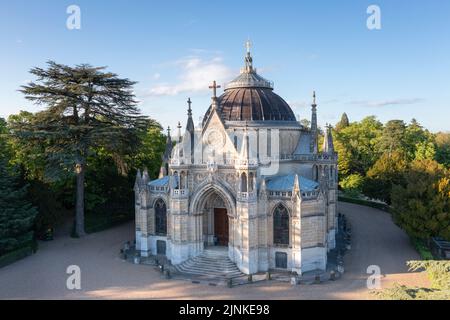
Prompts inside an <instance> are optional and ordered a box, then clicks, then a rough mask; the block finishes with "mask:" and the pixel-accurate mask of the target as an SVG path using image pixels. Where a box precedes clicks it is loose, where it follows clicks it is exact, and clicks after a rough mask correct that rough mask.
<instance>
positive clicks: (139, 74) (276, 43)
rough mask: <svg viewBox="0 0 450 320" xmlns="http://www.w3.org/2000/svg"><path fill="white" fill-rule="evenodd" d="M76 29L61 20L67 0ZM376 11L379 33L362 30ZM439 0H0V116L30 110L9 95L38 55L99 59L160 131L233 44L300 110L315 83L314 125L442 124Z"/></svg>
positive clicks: (196, 105)
mask: <svg viewBox="0 0 450 320" xmlns="http://www.w3.org/2000/svg"><path fill="white" fill-rule="evenodd" d="M72 4H75V5H78V6H79V7H80V9H81V30H69V29H67V28H66V20H67V17H68V14H67V13H66V9H67V7H68V6H69V5H72ZM371 4H376V5H378V6H379V7H380V9H381V27H382V28H381V30H369V29H368V28H367V27H366V20H367V18H368V16H369V15H368V14H367V13H366V10H367V7H368V6H369V5H371ZM449 15H450V2H448V1H442V0H429V1H425V0H424V1H418V0H417V1H412V0H409V1H403V0H396V1H393V0H391V1H365V0H360V1H357V0H354V1H350V0H347V1H325V0H322V1H320V0H319V1H317V0H316V1H293V0H292V1H282V0H279V1H264V0H262V1H221V2H217V1H189V0H184V1H174V0H172V1H125V0H121V1H106V0H105V1H103V0H95V1H92V0H91V1H75V0H71V1H63V0H53V1H52V0H46V1H44V0H40V1H29V0H16V1H4V0H1V2H0V41H1V44H2V47H1V48H2V49H1V50H0V70H1V74H0V116H1V117H7V116H8V115H10V114H13V113H17V112H18V111H19V110H21V109H22V110H29V111H36V110H39V107H38V106H34V105H32V104H31V103H30V102H28V101H26V100H25V99H24V98H23V97H22V95H21V94H20V93H19V92H17V89H18V88H19V87H20V85H22V84H24V83H25V82H26V81H29V80H32V79H33V78H32V77H31V76H30V75H29V73H28V71H29V69H30V68H31V67H33V66H44V65H45V62H46V61H47V60H50V59H52V60H55V61H57V62H60V63H64V64H69V65H73V64H78V63H90V64H93V65H105V66H108V67H109V70H111V71H114V72H116V73H118V74H119V75H120V76H121V77H127V78H130V79H132V80H136V81H138V82H139V83H138V84H137V85H136V94H137V96H138V98H139V100H140V101H141V105H140V107H141V109H142V111H143V113H144V114H146V115H148V116H150V117H152V118H155V119H157V120H159V121H160V122H161V123H162V124H163V125H164V126H165V127H166V126H167V125H170V126H172V127H173V126H175V125H176V123H177V122H178V121H181V122H182V124H183V125H184V123H185V122H186V100H187V98H188V97H191V99H192V101H193V109H194V117H195V120H196V121H195V122H197V121H198V119H199V117H201V116H202V115H203V113H204V112H205V111H206V109H207V106H208V105H209V101H210V98H209V97H210V94H211V93H210V91H209V90H208V88H207V85H208V83H209V82H210V81H212V80H214V79H215V80H218V82H220V83H222V84H223V83H224V82H225V81H227V80H230V79H231V78H233V77H234V76H236V75H237V74H238V73H239V68H240V67H241V66H242V64H243V55H244V51H245V50H244V42H245V41H246V40H247V39H248V38H250V39H251V41H252V43H253V48H252V52H253V57H254V65H255V66H256V67H257V69H258V70H259V72H260V74H261V75H263V76H264V77H265V78H268V79H270V80H273V81H274V83H275V92H276V93H278V94H279V95H281V96H282V97H283V98H284V99H285V100H286V101H288V102H289V103H290V104H291V107H292V109H293V110H294V113H295V114H297V115H299V117H300V118H309V117H310V107H309V103H310V99H311V92H312V91H313V90H316V91H317V96H318V104H319V107H318V112H319V122H320V124H321V125H324V124H325V123H326V122H330V123H335V122H336V121H337V120H338V119H339V118H340V115H341V114H342V113H343V112H347V114H348V115H349V118H350V120H351V121H352V120H360V119H361V118H363V117H365V116H367V115H372V114H373V115H376V116H377V117H378V118H379V119H380V120H382V121H387V120H389V119H403V120H405V121H410V120H411V119H412V118H416V119H417V120H418V121H419V122H420V123H422V124H423V125H424V126H425V127H427V128H429V129H430V130H432V131H439V130H445V131H448V130H450V125H449V119H450V103H449V101H450V22H449V21H450V20H449Z"/></svg>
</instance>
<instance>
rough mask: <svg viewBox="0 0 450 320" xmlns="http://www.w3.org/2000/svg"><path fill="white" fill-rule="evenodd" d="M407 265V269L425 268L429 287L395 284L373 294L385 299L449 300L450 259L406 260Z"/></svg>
mask: <svg viewBox="0 0 450 320" xmlns="http://www.w3.org/2000/svg"><path fill="white" fill-rule="evenodd" d="M407 265H408V267H409V271H423V270H425V271H426V272H427V274H428V278H429V279H430V282H431V288H418V287H414V288H409V287H406V286H401V285H395V286H394V287H393V288H389V289H384V290H381V291H377V292H374V294H375V295H376V296H377V297H378V298H380V299H387V300H450V261H408V262H407Z"/></svg>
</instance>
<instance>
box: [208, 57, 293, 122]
mask: <svg viewBox="0 0 450 320" xmlns="http://www.w3.org/2000/svg"><path fill="white" fill-rule="evenodd" d="M252 64H253V59H252V56H251V55H250V51H249V50H247V56H246V57H245V67H244V68H242V70H241V74H240V75H239V76H238V77H237V78H235V79H234V80H232V81H231V82H229V83H228V84H227V85H226V86H225V91H224V93H223V94H222V95H221V96H220V97H218V98H217V100H216V101H217V111H218V113H219V115H220V116H221V118H222V120H224V121H270V120H275V121H296V118H295V115H294V112H293V111H292V109H291V107H289V105H288V104H287V102H286V101H284V100H283V98H281V97H280V96H279V95H277V94H276V93H274V92H273V83H272V82H271V81H269V80H266V79H264V78H263V77H261V76H260V75H258V74H257V73H256V69H255V68H253V65H252ZM211 108H212V107H209V109H208V111H207V112H206V114H205V117H204V120H203V123H204V122H205V121H206V119H208V117H209V114H210V113H211Z"/></svg>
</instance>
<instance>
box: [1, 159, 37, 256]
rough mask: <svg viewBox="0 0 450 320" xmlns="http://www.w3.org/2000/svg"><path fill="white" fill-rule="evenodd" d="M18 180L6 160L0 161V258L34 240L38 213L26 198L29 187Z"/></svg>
mask: <svg viewBox="0 0 450 320" xmlns="http://www.w3.org/2000/svg"><path fill="white" fill-rule="evenodd" d="M11 171H13V170H11ZM18 180H19V179H18V178H17V176H16V175H15V172H14V171H13V172H10V171H9V170H8V168H7V161H6V159H0V256H2V255H4V254H6V253H8V252H11V251H14V250H16V249H18V248H21V247H22V246H23V245H24V244H25V243H29V242H30V241H32V240H33V231H32V227H33V223H34V218H35V216H36V214H37V211H36V208H34V207H33V206H32V204H31V203H30V202H29V201H28V200H27V198H26V196H27V186H26V185H20V184H19V182H18Z"/></svg>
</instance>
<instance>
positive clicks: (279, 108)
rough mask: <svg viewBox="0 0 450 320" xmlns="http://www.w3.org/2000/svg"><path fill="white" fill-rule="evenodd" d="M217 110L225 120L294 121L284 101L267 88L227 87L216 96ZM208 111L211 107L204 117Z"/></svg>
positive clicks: (206, 116) (292, 114)
mask: <svg viewBox="0 0 450 320" xmlns="http://www.w3.org/2000/svg"><path fill="white" fill-rule="evenodd" d="M217 110H218V112H219V114H220V116H221V118H222V119H223V120H225V121H264V120H278V121H296V119H295V115H294V113H293V112H292V110H291V108H290V107H289V105H288V104H287V103H286V101H284V100H283V99H282V98H281V97H280V96H279V95H277V94H276V93H274V92H273V91H272V90H271V89H267V88H233V89H227V90H226V91H225V92H224V93H223V94H222V95H221V96H220V97H219V98H218V108H217ZM210 112H211V107H210V108H209V109H208V111H207V113H206V115H205V119H206V118H208V115H209V113H210Z"/></svg>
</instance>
